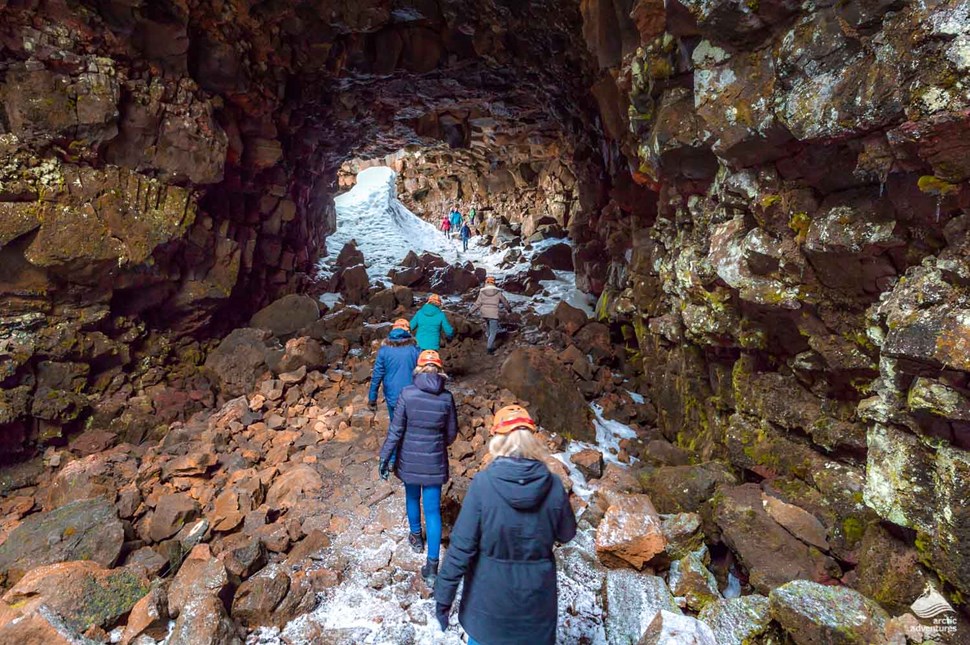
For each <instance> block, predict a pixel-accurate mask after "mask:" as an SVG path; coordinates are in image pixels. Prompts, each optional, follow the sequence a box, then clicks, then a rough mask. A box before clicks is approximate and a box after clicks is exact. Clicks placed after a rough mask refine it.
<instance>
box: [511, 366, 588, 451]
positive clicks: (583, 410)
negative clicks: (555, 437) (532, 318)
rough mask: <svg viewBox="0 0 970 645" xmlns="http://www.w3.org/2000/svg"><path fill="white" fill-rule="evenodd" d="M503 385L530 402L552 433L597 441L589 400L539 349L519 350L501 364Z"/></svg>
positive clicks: (539, 418) (537, 415)
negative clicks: (587, 402)
mask: <svg viewBox="0 0 970 645" xmlns="http://www.w3.org/2000/svg"><path fill="white" fill-rule="evenodd" d="M501 377H502V385H503V386H504V387H506V388H507V389H508V390H510V391H511V392H512V393H513V394H515V395H516V396H517V397H519V398H521V399H524V400H526V401H528V402H529V411H530V412H531V413H532V414H533V415H535V418H536V420H537V421H538V422H539V423H540V424H541V425H542V426H543V427H544V428H545V429H546V430H548V431H549V432H555V433H557V434H559V435H561V436H563V437H566V438H568V439H573V440H580V441H590V442H593V441H595V432H594V430H593V426H592V423H591V422H590V412H589V408H588V406H587V405H586V400H585V398H584V397H583V395H582V393H580V391H579V389H578V388H577V387H576V385H575V383H573V381H572V379H571V378H570V377H569V375H568V374H567V373H565V371H564V370H563V368H562V366H561V365H560V364H559V363H558V362H557V361H555V360H553V359H552V358H550V357H549V356H548V355H546V354H545V353H544V352H542V351H541V350H538V349H531V348H524V347H522V348H518V349H516V350H514V351H513V352H512V353H511V354H510V355H509V357H508V358H507V359H505V362H504V363H502V371H501Z"/></svg>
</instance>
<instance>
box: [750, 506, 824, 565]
mask: <svg viewBox="0 0 970 645" xmlns="http://www.w3.org/2000/svg"><path fill="white" fill-rule="evenodd" d="M761 502H762V504H763V505H764V507H765V511H767V512H768V515H770V516H771V519H773V520H774V521H776V522H778V523H779V524H781V525H782V526H784V527H785V528H786V529H787V530H788V532H789V533H791V534H792V535H794V536H795V537H797V538H798V539H799V540H801V541H802V542H804V543H806V544H810V545H812V546H815V547H818V548H819V549H821V550H823V551H828V550H829V543H828V540H827V539H826V531H825V527H824V526H823V525H822V523H821V522H820V521H819V520H818V518H816V517H815V516H814V515H812V514H811V513H809V512H808V511H806V510H804V509H802V508H799V507H798V506H795V505H794V504H788V503H786V502H783V501H781V500H780V499H778V498H777V497H774V496H772V495H768V494H766V493H762V494H761Z"/></svg>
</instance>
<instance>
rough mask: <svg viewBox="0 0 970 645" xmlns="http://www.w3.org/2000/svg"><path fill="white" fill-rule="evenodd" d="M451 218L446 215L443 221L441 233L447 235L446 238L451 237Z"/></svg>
mask: <svg viewBox="0 0 970 645" xmlns="http://www.w3.org/2000/svg"><path fill="white" fill-rule="evenodd" d="M450 231H451V217H450V216H448V215H445V216H444V218H443V219H442V220H441V232H442V233H444V234H445V237H451V234H450Z"/></svg>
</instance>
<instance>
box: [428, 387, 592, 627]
mask: <svg viewBox="0 0 970 645" xmlns="http://www.w3.org/2000/svg"><path fill="white" fill-rule="evenodd" d="M509 428H512V429H511V432H507V431H508V430H509ZM535 430H536V426H535V423H534V422H533V421H532V419H531V417H530V416H529V414H528V412H527V411H525V409H524V408H522V407H520V406H508V407H506V408H503V409H502V410H499V411H498V412H496V413H495V420H494V421H493V426H492V431H491V432H492V434H493V437H492V439H491V440H490V441H489V454H491V455H492V456H493V457H494V458H495V459H494V461H493V462H492V463H491V464H490V465H489V466H488V467H487V468H485V469H484V470H482V471H480V472H479V473H478V474H477V475H475V478H474V479H473V480H472V483H471V485H470V486H469V488H468V492H467V493H466V495H465V500H464V501H463V502H462V508H461V512H460V513H459V516H458V520H457V522H456V523H455V527H454V529H452V532H451V543H450V545H449V547H448V551H447V553H446V556H445V561H444V564H443V566H442V568H441V571H440V573H439V576H438V580H437V582H436V584H435V594H434V595H435V601H436V604H437V608H436V612H435V613H436V617H437V618H438V620H439V623H440V624H441V625H442V628H444V627H445V626H446V625H447V616H448V614H449V613H450V608H451V605H452V604H453V603H454V600H455V595H456V593H457V589H458V583H459V582H460V581H462V580H463V581H464V591H462V599H461V608H460V610H459V612H458V620H459V622H461V624H462V626H463V627H464V628H465V631H466V632H468V634H469V636H470V637H471V639H470V640H469V643H472V642H476V643H482V644H487V645H516V644H518V643H536V644H537V645H538V644H548V645H552V644H553V643H555V642H556V624H557V618H558V598H557V585H556V560H555V556H554V555H553V547H554V546H555V544H556V542H562V543H565V542H568V541H569V540H571V539H573V537H575V535H576V518H575V515H573V511H572V507H570V505H569V497H568V495H567V494H566V491H565V489H564V488H563V486H562V482H560V481H559V478H558V477H556V476H555V475H553V474H552V473H551V472H550V471H549V468H548V467H547V466H546V465H545V463H543V459H544V458H546V457H548V455H547V454H546V453H545V450H544V448H542V447H541V443H540V442H539V441H538V439H536V438H535V436H534V435H533V434H532V433H533V432H535Z"/></svg>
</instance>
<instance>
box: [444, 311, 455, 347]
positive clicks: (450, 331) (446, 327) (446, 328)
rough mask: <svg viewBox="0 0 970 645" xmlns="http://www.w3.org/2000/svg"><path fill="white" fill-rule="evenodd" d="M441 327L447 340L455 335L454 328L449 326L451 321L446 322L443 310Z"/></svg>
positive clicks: (446, 318)
mask: <svg viewBox="0 0 970 645" xmlns="http://www.w3.org/2000/svg"><path fill="white" fill-rule="evenodd" d="M441 329H443V330H444V332H445V338H447V339H448V340H451V339H452V338H454V337H455V329H454V327H452V326H451V323H450V322H448V316H446V315H445V312H443V311H442V312H441Z"/></svg>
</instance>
